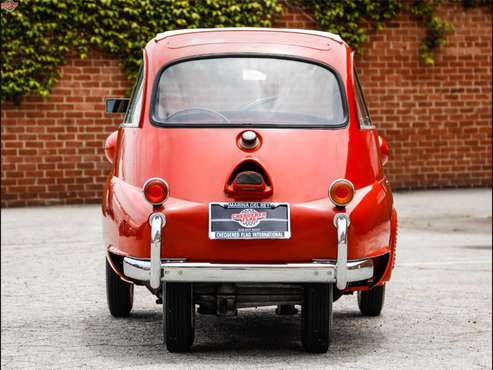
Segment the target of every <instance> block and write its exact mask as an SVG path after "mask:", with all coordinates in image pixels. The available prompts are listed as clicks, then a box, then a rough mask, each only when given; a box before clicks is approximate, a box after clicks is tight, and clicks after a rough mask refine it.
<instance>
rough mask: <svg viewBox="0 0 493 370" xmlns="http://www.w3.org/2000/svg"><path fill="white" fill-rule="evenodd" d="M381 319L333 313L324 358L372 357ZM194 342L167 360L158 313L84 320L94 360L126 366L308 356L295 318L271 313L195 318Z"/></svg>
mask: <svg viewBox="0 0 493 370" xmlns="http://www.w3.org/2000/svg"><path fill="white" fill-rule="evenodd" d="M382 321H383V320H382V319H381V318H373V319H369V318H364V317H362V316H361V315H360V314H359V312H357V311H348V310H341V311H338V310H337V309H335V310H334V322H333V341H332V345H331V347H330V349H329V352H328V353H327V354H325V355H322V356H329V357H330V356H331V355H337V358H338V359H340V360H344V359H345V358H347V359H350V358H352V357H353V356H354V353H355V351H357V352H358V353H359V354H360V355H364V354H365V353H367V352H373V351H374V350H375V348H376V347H378V346H379V344H380V343H381V342H382V341H383V340H384V338H383V335H382V332H381V330H380V327H381V326H382V324H381V322H382ZM195 325H196V330H195V342H194V345H193V347H192V351H191V352H190V353H186V354H173V353H169V352H167V350H166V346H165V345H164V344H163V327H162V313H161V310H160V309H159V308H156V309H153V310H135V311H133V312H132V314H131V316H130V317H128V318H121V319H117V318H113V317H111V316H110V315H109V314H108V313H107V312H106V311H101V312H100V315H91V316H90V317H86V318H85V319H84V328H85V330H84V333H83V340H84V341H85V344H86V346H87V347H88V348H90V349H91V350H93V351H95V352H97V354H98V355H99V356H103V357H108V358H114V359H118V360H121V361H123V362H126V363H133V362H134V361H136V359H143V358H145V359H146V361H149V363H150V362H153V361H163V359H166V361H173V359H177V360H178V359H180V361H183V359H184V358H186V359H187V360H186V361H187V362H190V364H192V363H193V362H194V361H197V362H198V363H199V362H200V359H201V358H203V356H201V355H203V354H207V356H209V357H208V358H209V359H211V360H214V359H217V360H220V359H227V358H230V357H231V356H232V354H233V353H234V355H235V359H236V360H241V357H243V356H245V360H247V359H251V358H252V356H253V357H255V356H256V355H258V356H265V355H266V354H268V356H269V358H270V359H275V358H283V359H286V358H288V357H293V356H294V357H297V358H300V357H301V358H303V356H313V355H311V354H307V353H305V352H304V351H303V348H302V346H301V342H300V332H301V316H300V314H299V313H298V314H296V315H290V316H279V315H276V314H275V313H274V308H273V307H269V308H261V309H248V310H240V311H239V314H238V316H236V317H231V318H227V317H222V318H218V317H216V316H213V315H199V314H197V316H196V324H195Z"/></svg>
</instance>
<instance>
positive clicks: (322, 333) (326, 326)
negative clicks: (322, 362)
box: [301, 284, 333, 353]
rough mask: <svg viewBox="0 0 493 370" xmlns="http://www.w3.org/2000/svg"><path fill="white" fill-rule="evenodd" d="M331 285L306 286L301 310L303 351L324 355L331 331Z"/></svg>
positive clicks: (327, 347)
mask: <svg viewBox="0 0 493 370" xmlns="http://www.w3.org/2000/svg"><path fill="white" fill-rule="evenodd" d="M332 290H333V285H332V284H306V285H305V289H304V300H303V305H302V310H301V320H302V325H301V326H302V335H301V341H302V343H303V347H304V348H305V351H307V352H311V353H325V352H327V350H328V349H329V345H330V340H331V331H332V300H333V293H332Z"/></svg>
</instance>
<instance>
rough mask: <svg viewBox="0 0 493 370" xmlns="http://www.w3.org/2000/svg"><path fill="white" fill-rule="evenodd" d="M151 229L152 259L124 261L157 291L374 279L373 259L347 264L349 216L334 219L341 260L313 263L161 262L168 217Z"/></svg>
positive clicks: (155, 218)
mask: <svg viewBox="0 0 493 370" xmlns="http://www.w3.org/2000/svg"><path fill="white" fill-rule="evenodd" d="M149 224H150V226H151V241H150V255H151V259H150V261H149V260H142V259H136V258H132V257H125V258H124V259H123V272H124V274H125V276H127V277H129V278H131V279H134V280H136V281H139V282H143V283H148V284H149V285H150V287H151V288H153V289H157V288H159V287H160V285H161V283H162V282H217V283H219V282H223V283H224V282H231V283H240V282H241V283H246V282H249V283H335V284H336V286H337V288H338V289H340V290H342V289H345V288H346V287H347V283H349V282H355V281H362V280H367V279H370V278H371V277H372V276H373V262H372V260H371V259H367V260H358V261H350V262H348V261H347V230H348V227H349V224H350V220H349V217H348V216H347V215H346V214H343V213H338V214H336V215H335V216H334V227H335V228H336V229H337V260H336V261H335V262H334V261H331V260H316V259H315V260H313V262H311V263H286V264H240V263H231V264H227V263H205V262H186V260H176V259H175V260H171V259H169V260H165V259H163V260H162V259H161V248H164V247H165V246H164V245H163V243H162V231H163V229H164V227H165V225H166V218H165V216H164V215H163V214H161V213H153V214H152V215H151V216H150V217H149Z"/></svg>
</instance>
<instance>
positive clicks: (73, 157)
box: [1, 52, 128, 207]
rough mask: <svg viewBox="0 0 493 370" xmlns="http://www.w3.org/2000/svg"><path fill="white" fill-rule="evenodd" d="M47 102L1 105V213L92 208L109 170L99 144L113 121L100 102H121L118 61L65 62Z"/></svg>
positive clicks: (123, 84) (123, 90)
mask: <svg viewBox="0 0 493 370" xmlns="http://www.w3.org/2000/svg"><path fill="white" fill-rule="evenodd" d="M61 75H62V77H61V79H60V81H59V83H58V84H57V86H56V87H55V88H54V89H53V90H52V93H51V94H50V95H49V97H48V98H41V97H37V96H30V97H26V98H25V99H23V101H22V104H21V106H20V107H16V106H14V105H13V104H12V103H2V126H1V127H2V207H6V206H7V207H15V206H26V205H49V204H76V203H95V202H99V200H100V198H101V189H102V184H103V182H104V180H105V178H106V176H107V174H108V171H109V169H110V165H109V163H108V162H107V161H106V160H105V157H104V151H103V144H104V141H105V139H106V137H107V136H108V135H109V134H110V133H111V132H112V131H113V130H115V129H116V128H117V127H118V124H119V123H120V122H121V117H120V118H115V117H114V115H107V114H105V113H104V98H105V97H111V96H125V95H126V94H127V91H128V82H127V80H126V78H125V75H124V74H123V73H122V71H121V68H120V63H119V61H118V60H115V59H113V58H109V57H108V56H105V55H103V54H100V53H97V52H93V53H91V55H90V57H89V58H88V59H85V60H81V59H79V58H76V57H71V58H69V59H68V60H67V64H66V65H65V66H64V67H63V68H62V70H61Z"/></svg>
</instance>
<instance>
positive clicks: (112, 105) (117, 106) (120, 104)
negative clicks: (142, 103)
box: [106, 98, 130, 113]
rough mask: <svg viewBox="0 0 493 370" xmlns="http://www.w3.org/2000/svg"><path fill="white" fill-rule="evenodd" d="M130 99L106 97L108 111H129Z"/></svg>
mask: <svg viewBox="0 0 493 370" xmlns="http://www.w3.org/2000/svg"><path fill="white" fill-rule="evenodd" d="M129 101H130V99H127V98H118V99H113V98H112V99H106V113H127V109H128V103H129Z"/></svg>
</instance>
